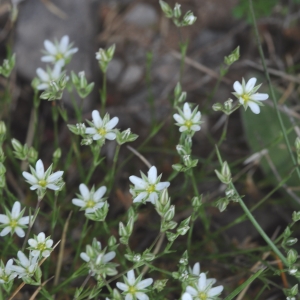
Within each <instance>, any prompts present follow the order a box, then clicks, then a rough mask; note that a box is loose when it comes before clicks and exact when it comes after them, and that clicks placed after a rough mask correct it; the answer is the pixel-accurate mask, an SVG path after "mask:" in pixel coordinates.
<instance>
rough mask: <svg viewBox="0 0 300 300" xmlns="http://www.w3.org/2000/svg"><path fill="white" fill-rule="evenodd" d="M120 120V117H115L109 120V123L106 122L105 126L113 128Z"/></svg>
mask: <svg viewBox="0 0 300 300" xmlns="http://www.w3.org/2000/svg"><path fill="white" fill-rule="evenodd" d="M118 122H119V118H118V117H113V118H112V119H111V120H110V121H109V122H107V124H105V128H106V129H108V130H110V129H113V128H114V127H115V126H116V125H117V124H118Z"/></svg>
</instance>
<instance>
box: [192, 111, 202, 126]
mask: <svg viewBox="0 0 300 300" xmlns="http://www.w3.org/2000/svg"><path fill="white" fill-rule="evenodd" d="M200 119H201V113H200V111H198V112H197V113H196V114H195V116H194V118H193V119H192V121H193V123H197V122H199V121H200Z"/></svg>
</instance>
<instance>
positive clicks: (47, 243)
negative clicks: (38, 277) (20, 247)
mask: <svg viewBox="0 0 300 300" xmlns="http://www.w3.org/2000/svg"><path fill="white" fill-rule="evenodd" d="M28 244H29V245H30V247H29V249H30V250H32V251H31V255H32V256H40V255H42V256H43V257H48V256H49V255H50V253H51V251H52V248H51V247H52V245H53V240H51V239H50V237H49V236H48V237H47V238H46V236H45V233H44V232H40V233H39V234H38V235H37V236H36V235H35V236H34V239H29V240H28Z"/></svg>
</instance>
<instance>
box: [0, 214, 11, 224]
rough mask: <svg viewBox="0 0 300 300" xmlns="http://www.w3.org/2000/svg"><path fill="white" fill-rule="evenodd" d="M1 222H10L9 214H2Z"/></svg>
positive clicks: (0, 215) (0, 216)
mask: <svg viewBox="0 0 300 300" xmlns="http://www.w3.org/2000/svg"><path fill="white" fill-rule="evenodd" d="M0 223H3V224H8V223H9V218H8V216H7V215H3V214H0Z"/></svg>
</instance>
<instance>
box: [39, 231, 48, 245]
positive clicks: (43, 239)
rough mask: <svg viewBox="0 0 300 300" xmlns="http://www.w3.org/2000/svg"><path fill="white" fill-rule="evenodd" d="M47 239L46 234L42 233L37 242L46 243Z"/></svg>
mask: <svg viewBox="0 0 300 300" xmlns="http://www.w3.org/2000/svg"><path fill="white" fill-rule="evenodd" d="M45 239H46V236H45V233H44V232H40V233H39V234H38V236H37V241H38V242H39V243H44V242H45Z"/></svg>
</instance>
